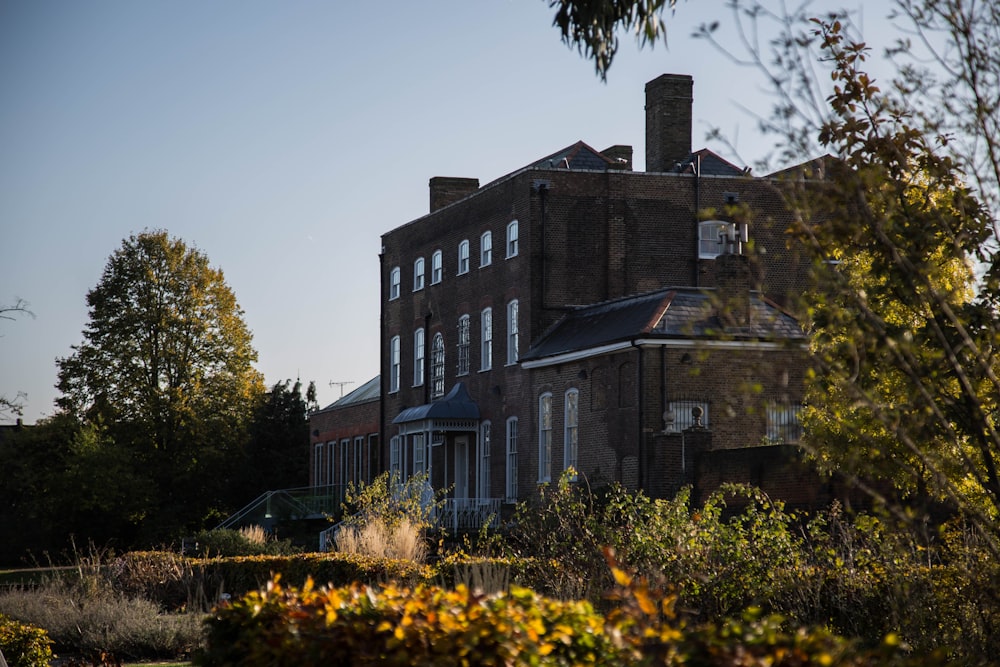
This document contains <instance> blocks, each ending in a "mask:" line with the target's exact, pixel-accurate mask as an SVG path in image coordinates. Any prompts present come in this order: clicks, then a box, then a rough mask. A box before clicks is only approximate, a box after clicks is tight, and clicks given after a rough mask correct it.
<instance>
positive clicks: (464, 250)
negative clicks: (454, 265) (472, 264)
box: [458, 239, 469, 275]
mask: <svg viewBox="0 0 1000 667" xmlns="http://www.w3.org/2000/svg"><path fill="white" fill-rule="evenodd" d="M468 272H469V241H468V239H466V240H465V241H462V242H461V243H459V244H458V275H462V274H463V273H468Z"/></svg>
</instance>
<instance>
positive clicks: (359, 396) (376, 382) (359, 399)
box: [320, 375, 382, 412]
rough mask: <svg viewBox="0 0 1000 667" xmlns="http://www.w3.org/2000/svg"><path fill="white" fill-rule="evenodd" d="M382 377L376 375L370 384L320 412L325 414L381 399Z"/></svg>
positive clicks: (362, 386)
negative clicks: (327, 411) (328, 411)
mask: <svg viewBox="0 0 1000 667" xmlns="http://www.w3.org/2000/svg"><path fill="white" fill-rule="evenodd" d="M381 378H382V376H381V375H376V376H375V377H373V378H372V379H371V380H369V381H368V382H365V383H364V384H363V385H361V386H360V387H358V388H357V389H355V390H354V391H352V392H351V393H349V394H347V395H346V396H341V397H340V398H338V399H337V400H336V401H334V402H333V403H331V404H330V405H328V406H326V407H325V408H323V409H322V410H320V412H325V411H326V410H334V409H336V408H343V407H347V406H348V405H354V404H356V403H366V402H368V401H373V400H375V399H377V398H378V397H379V394H381V393H382V383H381Z"/></svg>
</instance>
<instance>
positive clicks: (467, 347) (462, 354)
mask: <svg viewBox="0 0 1000 667" xmlns="http://www.w3.org/2000/svg"><path fill="white" fill-rule="evenodd" d="M471 327H472V320H471V319H469V316H468V315H462V316H461V317H460V318H458V369H457V371H456V375H468V374H469V367H470V365H471V355H472V331H471Z"/></svg>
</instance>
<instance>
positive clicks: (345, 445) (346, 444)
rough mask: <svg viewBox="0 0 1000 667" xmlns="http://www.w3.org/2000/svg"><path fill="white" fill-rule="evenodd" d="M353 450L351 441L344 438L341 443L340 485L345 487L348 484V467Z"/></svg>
mask: <svg viewBox="0 0 1000 667" xmlns="http://www.w3.org/2000/svg"><path fill="white" fill-rule="evenodd" d="M350 449H351V439H350V438H344V439H343V440H341V441H340V475H339V478H340V484H341V486H344V485H346V484H347V474H348V472H350V470H349V468H348V467H347V458H348V456H347V455H348V452H349V451H350Z"/></svg>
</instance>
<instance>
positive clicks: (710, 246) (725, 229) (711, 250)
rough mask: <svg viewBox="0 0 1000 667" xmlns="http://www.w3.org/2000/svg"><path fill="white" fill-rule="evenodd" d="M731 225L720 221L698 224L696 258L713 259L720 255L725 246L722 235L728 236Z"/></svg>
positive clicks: (707, 221)
mask: <svg viewBox="0 0 1000 667" xmlns="http://www.w3.org/2000/svg"><path fill="white" fill-rule="evenodd" d="M732 227H733V225H732V223H729V222H724V221H722V220H705V221H704V222H701V223H699V224H698V258H699V259H715V258H716V257H718V256H719V255H721V254H722V252H723V250H724V249H725V246H724V245H723V243H722V238H721V237H722V235H723V234H728V233H729V232H730V230H731V229H732Z"/></svg>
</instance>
